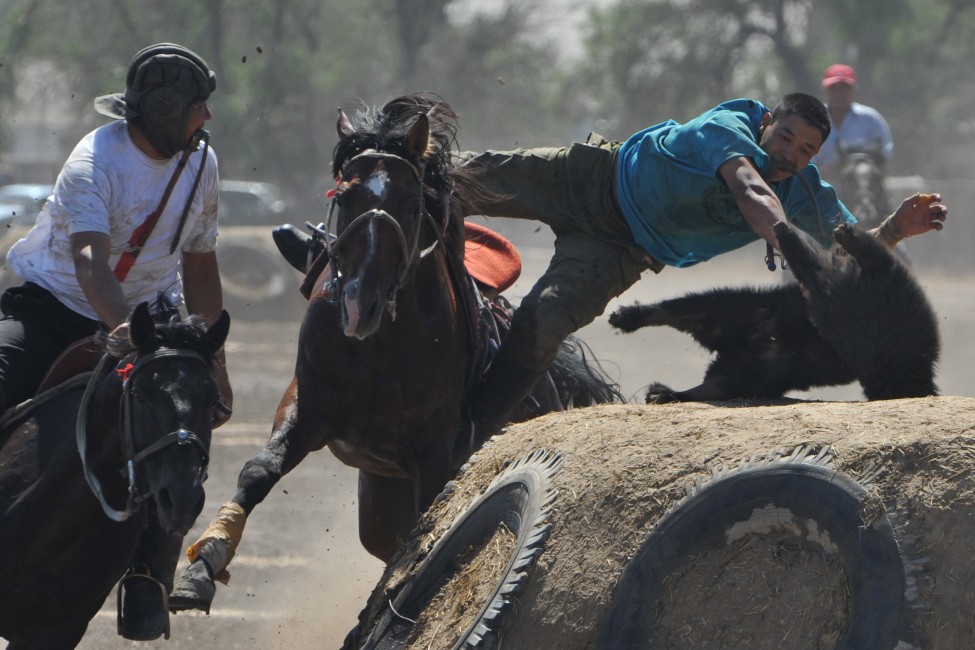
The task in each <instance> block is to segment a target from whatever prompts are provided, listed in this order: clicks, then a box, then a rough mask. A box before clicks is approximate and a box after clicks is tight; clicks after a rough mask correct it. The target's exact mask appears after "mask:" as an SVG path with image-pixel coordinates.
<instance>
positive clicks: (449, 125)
mask: <svg viewBox="0 0 975 650" xmlns="http://www.w3.org/2000/svg"><path fill="white" fill-rule="evenodd" d="M420 114H425V115H426V116H427V118H428V119H429V120H430V147H429V148H428V151H427V154H426V156H425V158H424V162H425V166H424V174H423V184H424V186H425V187H426V188H427V205H428V208H429V209H430V211H431V213H432V214H435V215H436V214H438V213H439V212H440V211H441V210H442V209H443V203H442V202H443V200H444V198H445V197H447V200H449V201H450V205H449V206H448V207H449V213H450V216H451V222H452V224H453V225H455V228H454V230H455V231H456V232H454V233H450V232H448V235H449V236H450V235H453V236H451V237H450V238H451V239H452V240H453V242H452V243H458V244H460V243H461V242H462V241H463V235H462V231H460V230H459V224H460V223H462V222H463V216H462V215H465V214H468V212H469V208H470V206H471V205H472V203H473V202H474V201H475V200H479V199H482V198H483V197H485V196H489V195H490V192H489V191H488V190H487V189H486V188H484V187H483V186H482V185H481V183H480V182H478V181H477V179H476V178H475V175H474V173H473V171H472V170H471V169H470V168H468V167H464V166H460V165H457V164H456V163H455V159H454V148H455V147H456V146H457V129H458V122H459V120H460V117H459V116H458V115H457V113H456V112H455V111H454V109H453V108H451V107H450V105H449V104H448V103H447V102H446V101H445V100H444V99H443V97H441V96H439V95H437V94H435V93H429V92H421V93H413V94H409V95H402V96H400V97H396V98H395V99H391V100H389V101H388V102H386V103H385V104H383V106H382V107H380V108H376V107H370V106H366V105H363V106H362V107H361V108H360V110H359V111H358V112H357V114H356V116H355V119H354V120H353V128H354V129H355V130H354V133H353V134H352V135H351V136H349V137H347V138H342V139H340V140H339V143H338V144H337V145H336V146H335V150H334V151H333V155H332V175H333V176H336V177H338V176H339V175H340V174H341V171H342V168H343V167H344V166H345V164H346V163H347V162H348V161H349V160H350V159H351V158H353V157H354V156H356V155H357V154H359V153H361V152H362V151H365V150H366V149H375V150H377V151H383V152H386V153H392V154H396V155H399V156H403V157H407V152H406V150H405V148H404V145H403V143H404V140H405V139H406V135H407V133H408V132H409V130H410V127H411V126H413V123H414V122H415V121H416V118H417V116H419V115H420Z"/></svg>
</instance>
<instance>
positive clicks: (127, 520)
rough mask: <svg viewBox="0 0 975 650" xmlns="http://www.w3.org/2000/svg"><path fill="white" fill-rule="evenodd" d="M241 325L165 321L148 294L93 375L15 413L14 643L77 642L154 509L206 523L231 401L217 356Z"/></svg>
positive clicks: (8, 456) (1, 602)
mask: <svg viewBox="0 0 975 650" xmlns="http://www.w3.org/2000/svg"><path fill="white" fill-rule="evenodd" d="M229 323H230V319H229V316H228V315H227V313H226V312H224V313H223V315H222V316H221V318H220V319H218V320H217V322H216V323H214V325H213V326H212V327H211V328H210V329H209V330H206V329H205V328H204V327H203V325H202V324H201V322H199V321H196V320H190V321H187V322H175V321H174V322H172V323H169V324H166V325H157V324H155V323H154V321H153V318H152V316H151V315H150V314H149V310H148V307H147V306H146V304H145V303H143V304H141V305H139V306H138V307H136V309H135V310H134V311H133V313H132V315H131V316H130V318H129V329H128V338H125V339H121V338H119V339H115V340H109V341H108V347H107V350H106V351H105V353H104V355H103V356H102V358H101V361H100V362H99V365H98V368H97V369H96V370H95V371H94V372H92V373H88V374H86V375H82V376H81V377H80V378H76V379H75V380H70V381H69V382H68V383H67V384H61V387H55V388H51V389H49V390H46V391H43V392H42V393H40V394H38V395H37V396H36V397H35V398H34V399H33V400H31V401H29V402H25V403H24V404H22V405H20V406H17V407H14V408H13V409H11V410H10V411H8V412H7V414H5V415H4V417H3V422H2V424H0V585H2V588H0V636H2V637H4V638H5V639H7V640H8V641H9V642H10V645H9V648H10V649H11V650H17V649H21V648H73V647H75V646H76V645H77V644H78V643H79V642H80V641H81V639H82V637H83V636H84V634H85V630H86V629H87V627H88V622H89V621H90V620H91V619H92V618H93V617H94V616H95V614H96V612H97V611H98V610H99V608H100V607H101V606H102V603H103V602H104V600H105V598H106V597H107V596H108V594H109V593H110V592H111V590H112V588H113V587H114V586H115V583H116V582H117V581H118V580H119V578H121V577H122V575H123V574H124V573H125V571H126V569H128V567H129V566H130V564H131V562H132V558H133V556H134V554H135V551H136V549H137V547H138V544H139V542H140V539H141V537H142V535H143V531H144V529H145V527H146V525H147V522H148V518H149V517H154V518H156V519H157V521H158V524H159V526H160V527H161V528H162V529H163V530H164V531H166V532H167V533H169V534H173V535H180V536H183V535H185V534H186V533H187V531H188V530H189V529H190V527H191V526H192V525H193V523H194V522H195V521H196V517H197V516H198V515H199V513H200V511H201V510H202V508H203V500H204V492H203V481H204V479H205V478H206V469H207V464H208V458H209V448H210V436H211V421H210V416H211V413H212V410H213V406H214V405H215V404H216V402H217V399H218V391H217V386H216V383H215V381H214V379H213V375H212V373H211V370H210V364H211V361H212V359H213V354H214V353H215V352H216V351H217V350H218V349H219V348H220V347H221V346H222V345H223V343H224V340H225V339H226V337H227V332H228V328H229ZM79 379H80V381H79ZM71 431H75V432H76V435H75V436H71V435H70V432H71ZM166 636H167V638H168V636H169V633H168V630H167V631H166Z"/></svg>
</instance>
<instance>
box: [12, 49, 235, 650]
mask: <svg viewBox="0 0 975 650" xmlns="http://www.w3.org/2000/svg"><path fill="white" fill-rule="evenodd" d="M215 88H216V78H215V76H214V74H213V73H212V72H211V71H210V69H209V67H208V66H207V64H206V62H205V61H204V60H203V59H201V58H200V57H199V56H197V55H196V54H195V53H193V52H192V51H190V50H188V49H186V48H184V47H181V46H179V45H174V44H172V43H160V44H157V45H153V46H150V47H147V48H145V49H143V50H141V51H140V52H138V53H136V55H135V56H134V57H133V59H132V61H131V62H130V63H129V69H128V74H127V77H126V84H125V93H124V94H123V93H116V94H112V95H105V96H102V97H98V98H97V99H95V110H97V111H98V112H99V113H101V114H103V115H106V116H108V117H110V118H112V119H113V122H112V123H110V124H105V125H103V126H101V127H99V128H97V129H95V130H94V131H92V132H91V133H89V134H88V135H86V136H85V137H84V138H82V140H81V141H80V142H79V143H78V144H77V146H75V149H74V151H72V152H71V155H70V156H69V157H68V160H67V162H65V164H64V166H63V168H62V169H61V173H60V174H59V175H58V178H57V181H56V183H55V186H54V193H53V195H52V196H51V197H50V198H49V199H48V201H47V203H46V204H45V205H44V207H43V209H42V210H41V212H40V214H39V215H38V217H37V221H36V224H35V225H34V227H33V228H32V229H31V230H30V231H29V232H28V233H27V234H26V235H25V236H24V238H23V239H21V240H20V241H18V242H17V243H16V244H14V245H13V247H11V249H10V251H9V253H8V255H7V260H8V263H9V264H10V266H11V268H12V269H13V270H14V271H16V273H17V274H18V275H19V276H20V277H21V278H23V279H24V281H25V282H24V284H22V285H21V286H17V287H12V288H10V289H8V290H7V291H6V292H5V293H4V294H3V296H2V297H0V309H2V311H3V319H2V320H0V412H2V411H4V410H6V409H8V408H10V407H12V406H15V405H17V404H18V403H20V402H21V401H23V400H25V399H28V398H30V397H31V396H32V395H33V393H34V391H36V390H37V388H38V386H39V385H40V384H41V381H42V379H43V377H44V373H45V372H46V371H47V369H48V367H49V366H50V365H51V363H52V362H53V361H54V360H55V359H56V358H57V357H58V355H59V354H60V353H61V352H63V351H64V350H66V349H67V348H69V347H70V346H71V345H72V344H73V343H75V342H77V341H80V340H83V339H85V338H87V337H89V336H91V335H93V334H95V333H96V332H98V331H99V330H102V331H107V330H114V329H119V330H120V332H119V333H121V332H122V331H124V328H127V327H128V326H127V324H126V319H127V318H128V316H129V313H130V312H131V310H132V309H133V308H134V307H135V306H136V305H138V304H139V303H140V302H143V301H147V302H150V304H153V305H156V308H155V309H156V310H159V309H165V308H166V306H167V305H174V306H177V307H178V306H179V305H181V304H183V303H184V301H185V305H186V309H187V311H188V312H189V313H191V314H199V315H200V316H202V317H203V318H204V319H205V321H206V322H207V324H208V325H209V324H212V323H213V322H215V321H216V320H217V318H219V316H220V315H221V313H222V311H223V299H222V290H221V285H220V275H219V270H218V268H217V258H216V244H217V203H218V173H217V159H216V155H215V154H214V153H213V150H212V149H210V148H209V146H208V144H207V134H206V132H205V131H203V125H204V123H205V122H206V121H207V120H209V119H210V118H211V117H212V116H211V114H210V109H209V108H208V107H207V98H208V97H209V95H210V93H211V92H212V91H213V90H214V89H215ZM154 215H159V216H158V219H157V220H154ZM140 233H148V236H147V238H145V239H142V238H140V237H139V234H140ZM159 296H163V297H164V298H165V300H158V297H159ZM154 314H155V315H157V316H162V314H159V313H158V311H154ZM213 371H214V376H215V378H216V380H217V385H218V387H219V388H220V400H221V404H222V407H221V408H217V409H216V410H215V412H214V416H213V417H214V426H219V425H220V424H222V423H223V422H224V421H226V419H228V418H229V416H230V406H231V405H232V403H233V392H232V390H231V387H230V382H229V380H228V378H227V369H226V364H225V360H224V353H223V350H222V349H221V350H220V351H219V352H218V354H217V355H216V361H215V365H214V368H213ZM147 521H149V522H155V521H156V518H155V517H148V518H147ZM181 545H182V539H175V538H173V537H170V536H169V535H167V534H166V533H165V532H164V531H162V530H161V529H160V528H159V526H158V524H151V523H150V525H149V527H148V529H147V530H146V531H145V533H144V534H143V537H142V543H141V547H140V548H139V549H138V550H137V551H136V554H135V555H136V556H135V558H134V561H133V566H132V569H131V570H130V572H129V574H127V576H126V578H128V577H129V576H133V575H137V576H142V577H144V576H145V575H147V574H148V575H149V576H150V577H151V578H152V579H153V580H156V581H158V582H161V583H162V584H163V585H164V586H165V587H166V588H167V589H168V590H171V589H172V583H173V577H174V572H175V569H176V562H177V560H178V557H179V552H180V547H181ZM125 580H126V579H125V578H123V583H122V584H123V586H124V585H125V584H126V583H125ZM131 583H132V584H134V585H135V586H134V587H132V588H131V589H130V590H129V591H127V592H126V594H125V596H126V597H125V599H124V604H123V605H122V610H123V611H122V612H121V613H122V621H121V623H120V626H119V631H120V633H121V634H122V635H123V636H124V637H126V638H129V639H135V640H150V639H155V638H157V637H159V636H160V635H161V634H162V633H163V631H164V628H165V624H166V621H167V617H168V613H167V612H166V609H165V607H164V602H165V599H164V598H163V595H162V594H161V590H160V589H159V586H158V584H153V583H152V582H150V581H146V580H133V581H131ZM121 588H122V587H120V589H121ZM167 593H168V591H167Z"/></svg>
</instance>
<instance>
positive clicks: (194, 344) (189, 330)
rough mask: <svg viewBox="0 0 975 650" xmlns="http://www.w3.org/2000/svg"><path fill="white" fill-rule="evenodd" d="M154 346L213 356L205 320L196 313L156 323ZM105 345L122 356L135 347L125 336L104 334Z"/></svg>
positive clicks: (111, 352)
mask: <svg viewBox="0 0 975 650" xmlns="http://www.w3.org/2000/svg"><path fill="white" fill-rule="evenodd" d="M156 346H157V347H160V348H170V349H174V350H190V351H191V352H196V353H197V354H199V355H200V356H202V357H203V358H204V359H210V358H212V357H213V350H212V349H211V348H210V343H209V341H208V340H207V338H206V322H205V321H204V320H203V318H202V317H200V316H197V315H192V316H189V317H188V318H187V319H186V320H179V317H178V316H173V317H172V318H170V320H169V322H167V323H158V322H157V323H156ZM105 347H106V350H107V351H108V353H109V354H111V355H113V356H115V357H119V358H121V357H124V356H125V355H127V354H129V353H130V352H134V351H135V348H134V347H133V346H132V342H131V341H130V340H129V338H128V337H127V336H124V335H119V334H115V335H112V334H106V335H105Z"/></svg>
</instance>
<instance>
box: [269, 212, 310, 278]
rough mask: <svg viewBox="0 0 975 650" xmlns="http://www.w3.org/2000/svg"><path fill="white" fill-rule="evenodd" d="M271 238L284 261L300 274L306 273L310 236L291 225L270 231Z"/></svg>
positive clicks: (308, 261) (308, 260)
mask: <svg viewBox="0 0 975 650" xmlns="http://www.w3.org/2000/svg"><path fill="white" fill-rule="evenodd" d="M271 238H272V239H273V240H274V245H275V246H277V247H278V251H279V252H280V253H281V255H282V256H283V257H284V259H285V261H286V262H288V264H290V265H291V266H293V267H295V268H296V269H298V270H299V271H301V272H302V273H305V272H307V270H308V264H309V263H310V262H311V259H310V257H311V243H312V241H311V235H306V234H305V233H303V232H301V231H300V230H298V229H297V228H295V227H294V226H292V225H291V224H288V223H286V224H284V225H283V226H277V227H275V228H274V230H272V231H271Z"/></svg>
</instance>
